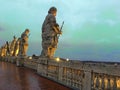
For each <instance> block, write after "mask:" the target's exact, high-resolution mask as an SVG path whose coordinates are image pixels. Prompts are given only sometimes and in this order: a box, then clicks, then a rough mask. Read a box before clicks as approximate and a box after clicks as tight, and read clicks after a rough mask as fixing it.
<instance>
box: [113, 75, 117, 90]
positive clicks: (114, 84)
mask: <svg viewBox="0 0 120 90" xmlns="http://www.w3.org/2000/svg"><path fill="white" fill-rule="evenodd" d="M113 90H117V81H116V77H114V81H113Z"/></svg>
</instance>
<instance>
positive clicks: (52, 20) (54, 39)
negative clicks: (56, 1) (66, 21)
mask: <svg viewBox="0 0 120 90" xmlns="http://www.w3.org/2000/svg"><path fill="white" fill-rule="evenodd" d="M56 14H57V9H56V8H55V7H51V8H50V9H49V11H48V15H47V16H46V18H45V20H44V22H43V25H42V52H41V57H48V58H53V57H54V54H55V51H56V49H57V44H58V35H59V34H62V32H61V31H60V29H59V25H58V23H57V22H56Z"/></svg>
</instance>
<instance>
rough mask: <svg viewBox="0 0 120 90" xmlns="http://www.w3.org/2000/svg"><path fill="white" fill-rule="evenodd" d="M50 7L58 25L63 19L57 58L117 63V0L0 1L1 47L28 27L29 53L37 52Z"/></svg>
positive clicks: (119, 49) (119, 25)
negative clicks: (53, 8) (54, 13)
mask: <svg viewBox="0 0 120 90" xmlns="http://www.w3.org/2000/svg"><path fill="white" fill-rule="evenodd" d="M52 6H55V7H56V8H57V10H58V12H57V16H56V19H57V22H58V23H59V25H60V26H61V24H62V22H63V21H64V22H65V24H64V27H63V34H62V35H61V36H60V39H59V44H58V49H57V51H56V54H55V56H56V57H62V58H69V59H72V60H91V61H113V62H114V61H115V62H120V0H0V46H2V45H3V44H4V43H5V42H6V41H12V39H13V36H14V35H15V36H16V37H20V35H21V33H22V32H23V31H24V30H25V29H26V28H29V29H30V37H29V50H28V55H33V54H36V55H40V53H41V49H42V48H41V26H42V23H43V21H44V19H45V17H46V15H47V13H48V10H49V8H50V7H52Z"/></svg>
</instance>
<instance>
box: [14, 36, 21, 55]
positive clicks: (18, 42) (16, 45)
mask: <svg viewBox="0 0 120 90" xmlns="http://www.w3.org/2000/svg"><path fill="white" fill-rule="evenodd" d="M20 41H21V38H18V40H17V41H16V43H15V48H14V53H13V56H18V54H19V49H20Z"/></svg>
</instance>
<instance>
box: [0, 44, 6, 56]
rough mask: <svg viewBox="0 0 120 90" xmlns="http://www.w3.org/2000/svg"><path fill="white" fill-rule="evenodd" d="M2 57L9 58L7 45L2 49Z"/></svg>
mask: <svg viewBox="0 0 120 90" xmlns="http://www.w3.org/2000/svg"><path fill="white" fill-rule="evenodd" d="M1 56H3V57H4V56H7V45H6V44H5V45H3V46H2V47H1Z"/></svg>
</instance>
